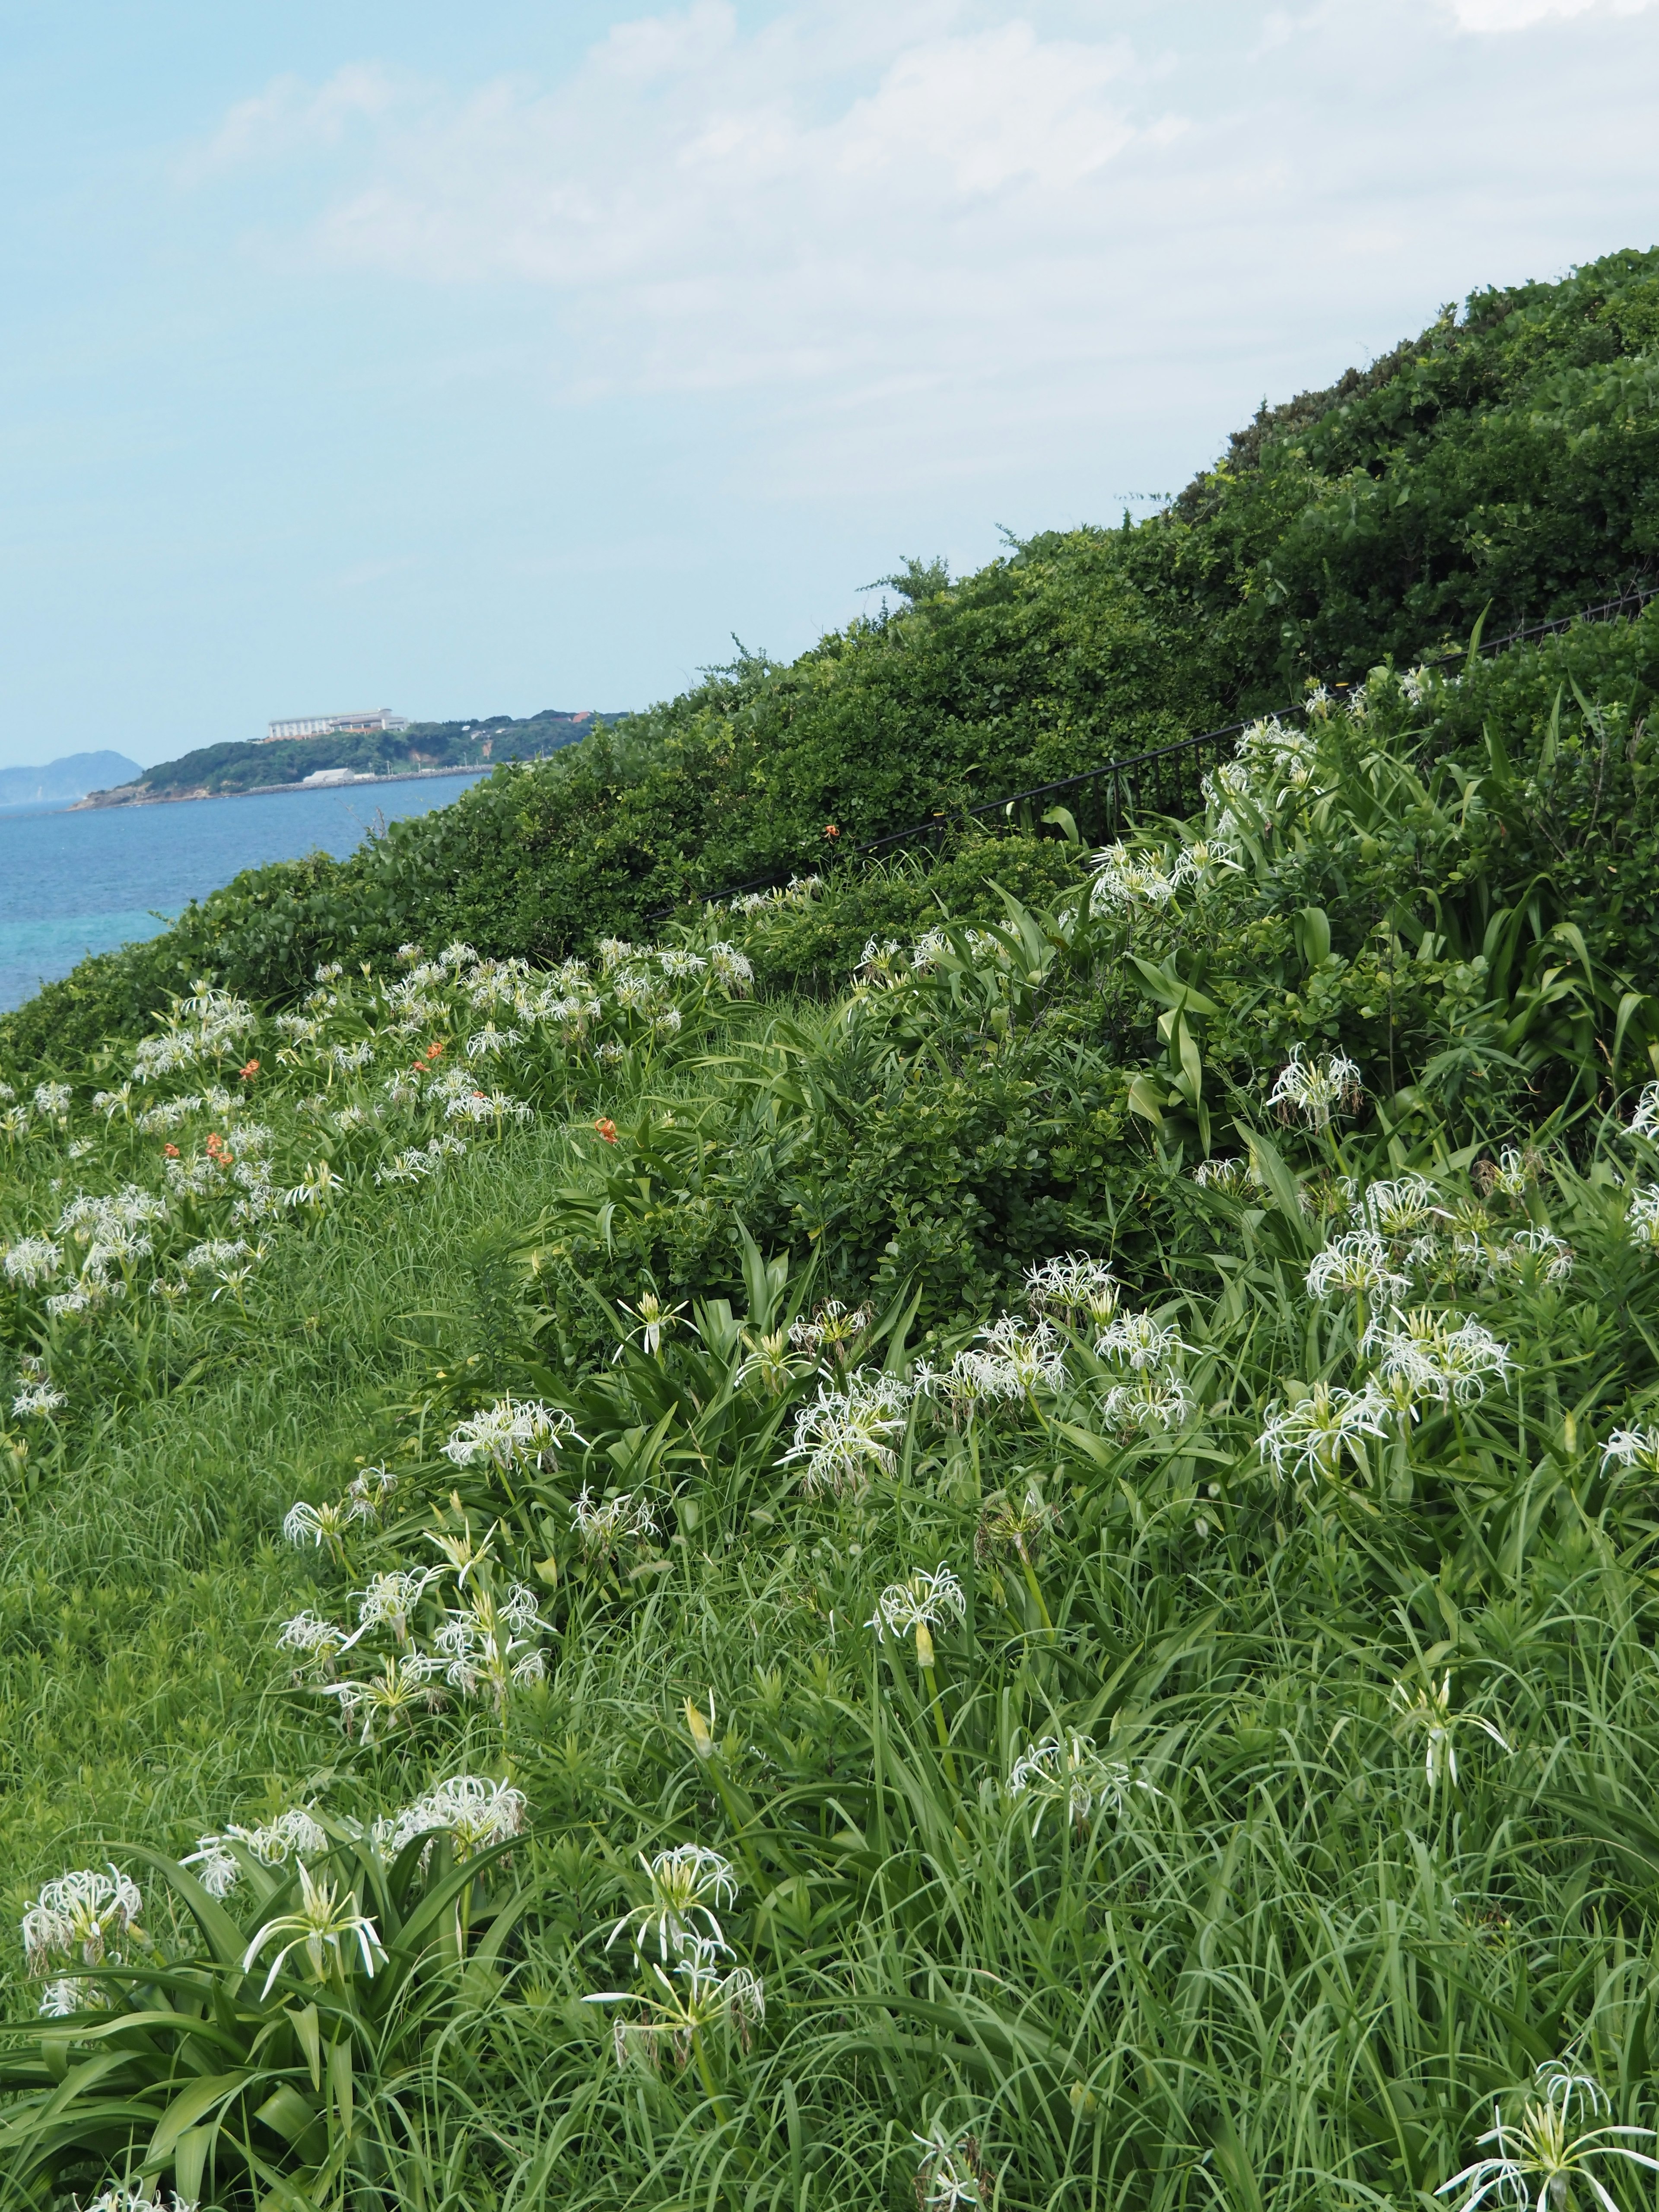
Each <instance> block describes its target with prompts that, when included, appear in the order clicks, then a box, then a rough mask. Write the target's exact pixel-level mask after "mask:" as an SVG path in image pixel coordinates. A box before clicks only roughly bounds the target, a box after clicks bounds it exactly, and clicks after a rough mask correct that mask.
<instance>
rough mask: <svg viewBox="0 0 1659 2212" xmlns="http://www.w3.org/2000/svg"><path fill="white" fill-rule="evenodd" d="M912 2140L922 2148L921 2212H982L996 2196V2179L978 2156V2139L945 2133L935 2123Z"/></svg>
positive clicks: (918, 2176) (918, 2184)
mask: <svg viewBox="0 0 1659 2212" xmlns="http://www.w3.org/2000/svg"><path fill="white" fill-rule="evenodd" d="M910 2140H911V2141H912V2142H914V2143H915V2144H916V2145H917V2147H918V2148H920V2150H921V2154H922V2157H921V2165H920V2166H919V2167H918V2168H917V2170H916V2183H915V2191H916V2203H917V2206H918V2207H919V2212H981V2207H984V2208H988V2207H989V2206H990V2205H991V2204H992V2203H994V2199H995V2195H996V2177H995V2175H994V2174H993V2173H992V2172H991V2171H990V2169H989V2168H988V2167H987V2166H986V2165H985V2163H984V2161H983V2160H981V2157H980V2154H979V2142H978V2139H977V2137H975V2136H971V2135H966V2134H961V2135H951V2134H949V2133H947V2132H946V2130H945V2125H944V2123H943V2122H942V2121H935V2122H934V2124H933V2127H932V2128H931V2129H930V2130H929V2131H928V2132H927V2134H926V2135H925V2136H919V2135H916V2134H915V2133H914V2132H913V2133H912V2135H911V2138H910Z"/></svg>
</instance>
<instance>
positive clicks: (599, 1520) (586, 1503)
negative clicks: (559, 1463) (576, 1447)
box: [570, 1483, 657, 1558]
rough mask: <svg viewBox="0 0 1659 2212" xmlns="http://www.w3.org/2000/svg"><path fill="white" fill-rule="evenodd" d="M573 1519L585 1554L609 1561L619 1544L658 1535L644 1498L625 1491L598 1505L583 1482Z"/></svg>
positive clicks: (655, 1524)
mask: <svg viewBox="0 0 1659 2212" xmlns="http://www.w3.org/2000/svg"><path fill="white" fill-rule="evenodd" d="M570 1518H571V1521H572V1522H573V1523H574V1527H575V1530H576V1535H577V1539H578V1541H579V1542H580V1545H581V1547H582V1549H583V1551H585V1552H592V1553H598V1554H599V1555H600V1556H602V1557H605V1558H609V1556H610V1554H611V1553H612V1552H614V1551H615V1550H616V1548H617V1545H618V1544H623V1543H626V1542H628V1541H629V1540H630V1539H634V1538H638V1537H641V1536H653V1535H655V1534H656V1532H657V1522H656V1516H655V1515H654V1514H653V1512H652V1510H651V1508H650V1507H649V1506H648V1505H647V1504H646V1503H645V1501H644V1499H643V1498H635V1496H634V1494H633V1492H631V1491H627V1490H624V1491H623V1492H621V1494H620V1495H619V1496H617V1497H616V1498H606V1499H605V1501H604V1503H603V1504H597V1505H596V1504H594V1502H593V1498H592V1492H590V1491H589V1489H588V1487H587V1485H586V1483H584V1484H583V1485H582V1486H581V1489H580V1492H578V1494H577V1498H576V1502H575V1504H574V1505H573V1506H572V1507H571V1509H570Z"/></svg>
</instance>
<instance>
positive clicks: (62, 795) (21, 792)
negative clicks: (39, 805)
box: [0, 753, 144, 806]
mask: <svg viewBox="0 0 1659 2212" xmlns="http://www.w3.org/2000/svg"><path fill="white" fill-rule="evenodd" d="M143 772H144V771H143V769H141V768H140V767H139V765H138V763H137V761H130V760H129V759H128V758H127V757H126V755H125V753H66V754H65V755H64V757H63V759H62V760H55V761H50V762H48V763H47V764H46V767H45V768H0V806H27V805H28V804H29V802H30V801H31V800H32V799H84V798H85V797H86V795H87V793H88V792H89V791H107V790H108V789H109V787H110V786H111V785H112V783H130V782H131V781H132V779H133V777H134V776H135V775H143Z"/></svg>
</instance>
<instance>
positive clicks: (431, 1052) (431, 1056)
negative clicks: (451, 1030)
mask: <svg viewBox="0 0 1659 2212" xmlns="http://www.w3.org/2000/svg"><path fill="white" fill-rule="evenodd" d="M426 1056H427V1058H428V1060H441V1059H442V1058H443V1056H444V1048H443V1047H442V1045H441V1044H440V1043H438V1042H436V1041H434V1042H432V1043H431V1044H429V1045H428V1047H427V1048H426Z"/></svg>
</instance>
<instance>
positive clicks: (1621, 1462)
mask: <svg viewBox="0 0 1659 2212" xmlns="http://www.w3.org/2000/svg"><path fill="white" fill-rule="evenodd" d="M1611 1467H1634V1468H1640V1469H1641V1470H1642V1472H1643V1473H1644V1474H1659V1429H1615V1430H1614V1431H1613V1434H1612V1435H1611V1436H1610V1437H1608V1438H1607V1443H1605V1444H1604V1445H1603V1446H1602V1448H1601V1472H1602V1474H1606V1473H1607V1469H1608V1468H1611Z"/></svg>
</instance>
